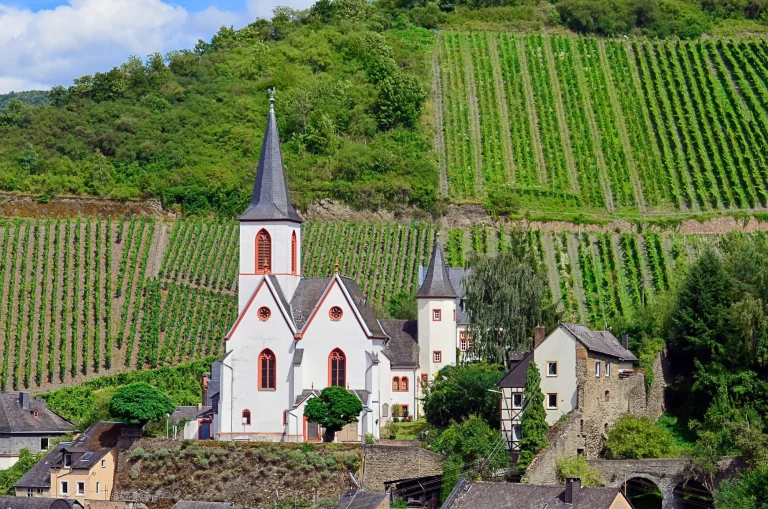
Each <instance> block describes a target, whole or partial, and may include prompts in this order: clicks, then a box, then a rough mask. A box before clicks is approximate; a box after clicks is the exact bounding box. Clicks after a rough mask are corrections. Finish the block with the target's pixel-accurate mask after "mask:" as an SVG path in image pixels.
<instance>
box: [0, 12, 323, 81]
mask: <svg viewBox="0 0 768 509" xmlns="http://www.w3.org/2000/svg"><path fill="white" fill-rule="evenodd" d="M312 3H313V0H0V93H7V92H10V91H13V90H15V91H20V90H31V89H47V88H50V87H52V86H53V85H65V86H68V85H71V84H72V80H73V79H74V78H77V77H79V76H83V75H85V74H93V73H94V72H97V71H107V70H109V69H111V68H112V67H115V66H118V65H120V64H121V63H123V62H125V60H126V59H127V58H128V57H129V56H131V55H137V56H139V57H142V58H144V57H146V56H147V55H149V54H151V53H155V52H160V53H166V52H168V51H170V50H174V49H182V48H191V47H193V46H194V44H195V42H197V40H198V39H206V40H207V39H210V37H211V35H213V34H214V33H215V32H216V31H217V30H218V29H219V27H221V26H222V25H227V26H234V27H235V28H239V27H242V26H244V25H246V24H248V23H250V22H251V21H253V20H255V19H256V18H259V17H261V18H268V17H270V16H271V13H272V9H274V8H275V7H276V6H278V5H285V6H289V7H293V8H296V9H304V8H307V7H309V6H310V5H311V4H312Z"/></svg>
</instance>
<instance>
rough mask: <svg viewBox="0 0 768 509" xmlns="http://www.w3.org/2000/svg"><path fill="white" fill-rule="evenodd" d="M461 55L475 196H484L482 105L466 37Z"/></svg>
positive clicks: (463, 40) (462, 43)
mask: <svg viewBox="0 0 768 509" xmlns="http://www.w3.org/2000/svg"><path fill="white" fill-rule="evenodd" d="M461 55H462V59H463V60H464V82H465V83H466V87H467V107H468V108H469V131H470V136H471V137H472V152H473V155H474V159H475V161H474V163H475V196H483V194H484V191H483V155H482V151H483V148H482V143H481V134H480V107H479V106H478V104H477V90H475V68H474V66H473V65H472V52H471V51H470V50H469V46H468V43H467V39H466V38H462V40H461Z"/></svg>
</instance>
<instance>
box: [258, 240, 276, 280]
mask: <svg viewBox="0 0 768 509" xmlns="http://www.w3.org/2000/svg"><path fill="white" fill-rule="evenodd" d="M270 272H272V238H271V237H270V236H269V233H267V230H260V231H259V233H258V234H257V235H256V273H257V274H269V273H270Z"/></svg>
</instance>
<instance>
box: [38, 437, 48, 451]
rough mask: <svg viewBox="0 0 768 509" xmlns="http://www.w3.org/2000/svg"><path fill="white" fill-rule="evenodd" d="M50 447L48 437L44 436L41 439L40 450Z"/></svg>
mask: <svg viewBox="0 0 768 509" xmlns="http://www.w3.org/2000/svg"><path fill="white" fill-rule="evenodd" d="M46 449H48V437H43V438H41V439H40V450H41V451H44V450H46Z"/></svg>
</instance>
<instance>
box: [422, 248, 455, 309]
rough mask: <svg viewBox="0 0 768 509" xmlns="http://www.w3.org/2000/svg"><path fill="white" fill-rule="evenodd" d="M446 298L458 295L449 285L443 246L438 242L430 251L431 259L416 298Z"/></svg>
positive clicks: (453, 297)
mask: <svg viewBox="0 0 768 509" xmlns="http://www.w3.org/2000/svg"><path fill="white" fill-rule="evenodd" d="M430 297H431V298H435V297H438V298H448V299H456V298H458V294H457V293H456V290H455V289H454V288H453V285H452V284H451V280H450V278H449V277H448V268H447V267H446V265H445V256H444V255H443V246H441V245H440V240H439V239H438V241H437V242H436V243H435V249H434V251H432V258H431V259H430V260H429V267H427V273H426V275H425V276H424V283H422V285H421V288H419V292H418V293H417V294H416V298H430Z"/></svg>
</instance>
